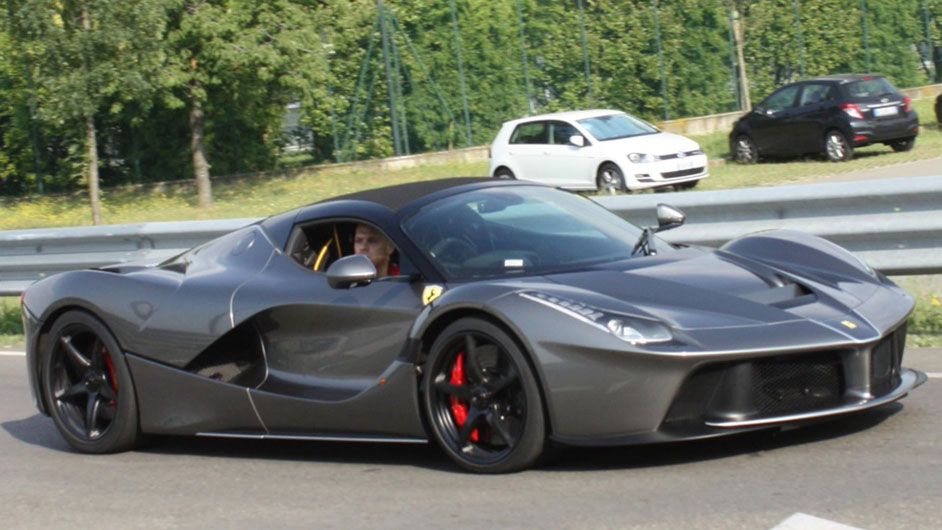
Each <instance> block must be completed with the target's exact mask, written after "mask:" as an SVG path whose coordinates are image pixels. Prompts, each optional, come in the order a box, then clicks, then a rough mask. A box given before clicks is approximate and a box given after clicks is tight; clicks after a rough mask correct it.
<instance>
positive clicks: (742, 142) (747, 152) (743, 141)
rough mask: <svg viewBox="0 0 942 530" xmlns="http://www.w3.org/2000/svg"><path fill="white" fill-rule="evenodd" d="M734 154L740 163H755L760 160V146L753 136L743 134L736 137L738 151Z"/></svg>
mask: <svg viewBox="0 0 942 530" xmlns="http://www.w3.org/2000/svg"><path fill="white" fill-rule="evenodd" d="M733 155H734V156H735V157H736V161H737V162H739V163H740V164H754V163H756V162H758V161H759V148H758V147H756V142H755V141H754V140H753V139H752V138H751V137H749V136H747V135H745V134H741V135H739V136H738V137H736V152H735V153H733Z"/></svg>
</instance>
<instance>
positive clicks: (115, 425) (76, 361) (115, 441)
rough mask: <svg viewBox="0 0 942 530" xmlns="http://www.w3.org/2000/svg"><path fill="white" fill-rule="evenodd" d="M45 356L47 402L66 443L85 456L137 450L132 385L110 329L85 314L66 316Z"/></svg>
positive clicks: (47, 343) (60, 320) (50, 338)
mask: <svg viewBox="0 0 942 530" xmlns="http://www.w3.org/2000/svg"><path fill="white" fill-rule="evenodd" d="M42 355H43V358H42V393H43V399H44V400H45V402H46V407H47V408H48V410H49V413H50V415H51V416H52V419H53V421H54V422H55V424H56V427H57V428H58V429H59V432H60V433H62V436H63V437H64V438H65V439H66V441H67V442H69V444H70V445H72V447H74V448H76V449H78V450H79V451H82V452H85V453H113V452H117V451H124V450H127V449H130V448H131V447H133V446H134V444H135V443H136V442H137V439H138V435H139V431H138V421H137V402H136V399H135V395H134V386H133V384H132V382H131V376H130V374H129V371H128V368H127V366H126V365H125V361H124V357H123V356H122V354H121V350H120V348H119V347H118V343H117V341H115V339H114V337H113V336H112V335H111V333H110V332H109V331H108V328H106V327H105V325H104V324H103V323H102V322H101V321H99V320H98V319H97V318H95V317H93V316H92V315H90V314H88V313H85V312H83V311H69V312H67V313H64V314H63V315H62V316H60V317H59V318H58V319H57V320H56V321H55V323H54V324H53V326H52V329H50V331H49V335H48V337H47V339H46V341H45V346H44V351H43V352H42Z"/></svg>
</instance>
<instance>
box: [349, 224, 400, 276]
mask: <svg viewBox="0 0 942 530" xmlns="http://www.w3.org/2000/svg"><path fill="white" fill-rule="evenodd" d="M392 251H393V246H392V243H390V242H389V240H388V239H386V237H385V236H383V235H382V234H380V233H379V232H377V231H376V230H374V229H373V228H372V227H370V226H366V225H357V229H356V232H355V233H354V235H353V252H354V253H356V254H366V257H368V258H370V261H372V262H373V265H374V266H376V268H377V269H382V268H384V267H385V265H387V264H388V262H389V255H390V254H392Z"/></svg>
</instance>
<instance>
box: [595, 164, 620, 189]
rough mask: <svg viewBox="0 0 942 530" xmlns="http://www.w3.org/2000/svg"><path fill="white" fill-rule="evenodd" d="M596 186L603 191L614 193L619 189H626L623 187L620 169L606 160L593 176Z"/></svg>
mask: <svg viewBox="0 0 942 530" xmlns="http://www.w3.org/2000/svg"><path fill="white" fill-rule="evenodd" d="M595 186H596V188H597V189H598V190H599V191H601V192H605V193H609V194H612V195H614V194H615V193H617V192H619V191H627V189H626V188H625V176H624V175H623V174H622V172H621V169H618V166H616V165H615V164H612V163H611V162H606V163H604V164H602V165H601V166H600V167H599V172H598V175H597V176H596V178H595Z"/></svg>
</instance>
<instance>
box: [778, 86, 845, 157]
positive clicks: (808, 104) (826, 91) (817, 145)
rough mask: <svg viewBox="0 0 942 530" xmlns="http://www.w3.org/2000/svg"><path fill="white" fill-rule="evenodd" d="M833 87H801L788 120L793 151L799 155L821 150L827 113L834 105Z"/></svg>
mask: <svg viewBox="0 0 942 530" xmlns="http://www.w3.org/2000/svg"><path fill="white" fill-rule="evenodd" d="M833 86H834V85H832V84H830V83H819V82H808V83H804V84H803V85H802V86H801V93H800V94H799V96H798V104H797V105H796V106H795V109H794V110H793V111H792V115H791V116H790V117H789V118H788V119H789V120H790V122H791V123H790V125H789V129H790V130H791V131H792V132H791V133H790V136H791V138H792V142H793V144H792V145H793V148H794V150H796V151H800V152H801V153H813V152H817V151H820V150H821V147H822V140H823V138H824V129H825V126H826V125H827V117H828V113H829V110H830V108H831V107H832V106H833V105H834V100H833V90H832V89H833Z"/></svg>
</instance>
